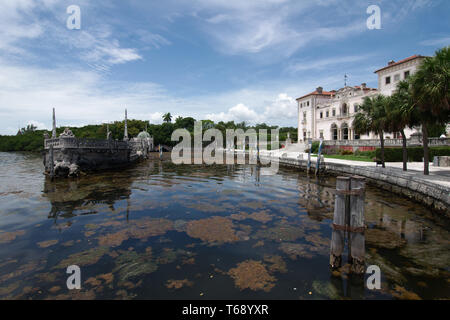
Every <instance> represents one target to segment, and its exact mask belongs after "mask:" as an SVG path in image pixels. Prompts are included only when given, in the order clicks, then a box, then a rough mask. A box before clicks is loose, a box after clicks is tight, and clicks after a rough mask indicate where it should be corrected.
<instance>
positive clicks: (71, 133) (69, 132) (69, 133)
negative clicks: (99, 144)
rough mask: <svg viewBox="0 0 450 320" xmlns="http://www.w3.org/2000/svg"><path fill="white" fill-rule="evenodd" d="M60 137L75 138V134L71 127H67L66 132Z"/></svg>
mask: <svg viewBox="0 0 450 320" xmlns="http://www.w3.org/2000/svg"><path fill="white" fill-rule="evenodd" d="M59 137H60V138H74V137H75V135H74V134H73V132H72V130H70V129H69V128H65V129H64V132H63V133H61V134H60V135H59Z"/></svg>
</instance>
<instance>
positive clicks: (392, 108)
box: [386, 80, 419, 171]
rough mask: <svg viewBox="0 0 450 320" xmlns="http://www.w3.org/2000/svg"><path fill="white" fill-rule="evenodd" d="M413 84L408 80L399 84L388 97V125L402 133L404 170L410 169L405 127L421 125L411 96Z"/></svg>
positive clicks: (391, 129) (390, 128) (394, 130)
mask: <svg viewBox="0 0 450 320" xmlns="http://www.w3.org/2000/svg"><path fill="white" fill-rule="evenodd" d="M410 89H411V86H410V82H409V81H408V80H403V81H401V82H399V83H398V84H397V90H396V91H395V92H394V94H393V95H392V96H390V97H388V98H387V110H386V111H387V114H388V119H389V121H388V126H389V131H390V132H400V133H401V135H402V149H403V171H407V170H408V165H407V163H408V150H407V139H406V135H405V128H406V127H409V128H412V127H413V126H416V125H419V120H418V118H417V113H416V112H414V111H415V110H414V103H413V100H412V96H411V90H410Z"/></svg>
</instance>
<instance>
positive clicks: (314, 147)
mask: <svg viewBox="0 0 450 320" xmlns="http://www.w3.org/2000/svg"><path fill="white" fill-rule="evenodd" d="M319 144H320V142H318V141H314V142H313V143H312V145H311V153H317V152H319ZM323 147H324V145H322V150H323Z"/></svg>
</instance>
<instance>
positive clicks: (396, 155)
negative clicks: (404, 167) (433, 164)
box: [376, 147, 450, 162]
mask: <svg viewBox="0 0 450 320" xmlns="http://www.w3.org/2000/svg"><path fill="white" fill-rule="evenodd" d="M406 149H407V151H408V161H415V162H421V161H422V158H423V147H409V148H406ZM436 156H450V147H431V148H430V160H431V161H433V158H434V157H436ZM376 157H377V158H378V159H381V149H379V148H378V149H377V150H376ZM384 160H385V161H386V162H402V161H403V149H402V148H385V149H384Z"/></svg>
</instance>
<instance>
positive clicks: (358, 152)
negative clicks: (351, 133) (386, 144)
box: [355, 150, 376, 158]
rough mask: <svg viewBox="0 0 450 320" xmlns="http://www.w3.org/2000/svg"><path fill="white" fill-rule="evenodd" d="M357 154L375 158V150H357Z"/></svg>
mask: <svg viewBox="0 0 450 320" xmlns="http://www.w3.org/2000/svg"><path fill="white" fill-rule="evenodd" d="M355 156H359V157H367V158H375V156H376V154H375V150H373V151H358V150H357V151H355Z"/></svg>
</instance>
